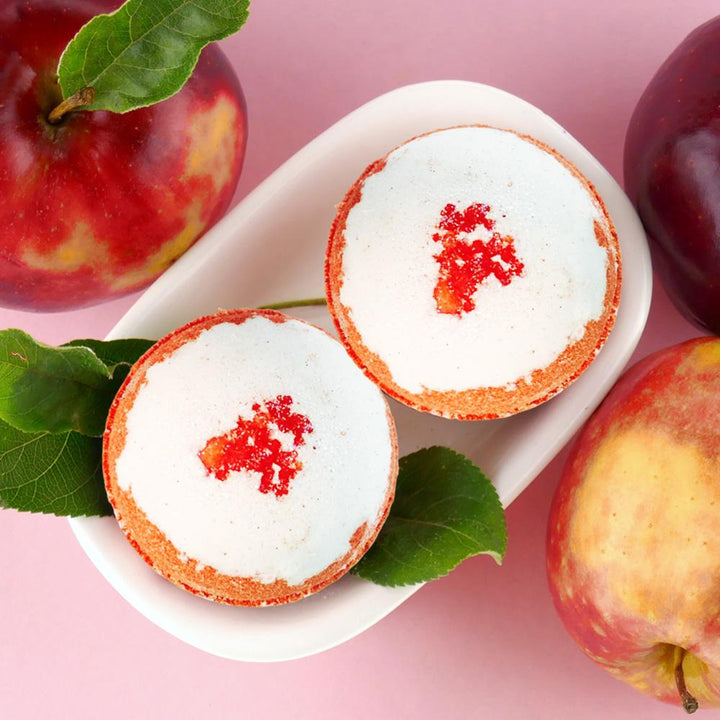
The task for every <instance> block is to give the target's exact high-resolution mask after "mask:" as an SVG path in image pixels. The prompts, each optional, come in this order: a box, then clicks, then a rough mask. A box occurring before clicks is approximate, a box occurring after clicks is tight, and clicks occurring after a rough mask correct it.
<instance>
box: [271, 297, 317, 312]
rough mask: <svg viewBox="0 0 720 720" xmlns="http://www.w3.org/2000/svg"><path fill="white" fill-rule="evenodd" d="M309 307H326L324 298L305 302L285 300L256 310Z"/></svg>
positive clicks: (309, 299)
mask: <svg viewBox="0 0 720 720" xmlns="http://www.w3.org/2000/svg"><path fill="white" fill-rule="evenodd" d="M310 305H327V300H326V299H325V298H307V299H305V300H286V301H285V302H279V303H272V304H270V305H260V307H259V308H258V310H285V309H287V308H294V307H307V306H310Z"/></svg>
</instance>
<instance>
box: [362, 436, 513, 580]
mask: <svg viewBox="0 0 720 720" xmlns="http://www.w3.org/2000/svg"><path fill="white" fill-rule="evenodd" d="M506 545H507V530H506V525H505V514H504V512H503V508H502V504H501V503H500V499H499V498H498V494H497V491H496V490H495V488H494V487H493V485H492V483H491V482H490V480H488V478H487V477H485V475H483V473H482V472H481V471H480V469H479V468H477V467H476V466H475V465H474V464H473V463H472V462H471V461H470V460H468V459H467V458H466V457H464V456H463V455H460V454H459V453H456V452H455V451H453V450H450V449H449V448H445V447H431V448H425V449H424V450H418V451H417V452H415V453H412V454H411V455H406V456H405V457H403V458H402V459H401V460H400V471H399V474H398V479H397V488H396V494H395V501H394V502H393V505H392V508H391V509H390V514H389V516H388V519H387V520H386V522H385V525H384V526H383V528H382V530H381V531H380V534H379V535H378V537H377V539H376V541H375V542H374V543H373V545H372V547H371V548H370V550H369V551H368V552H367V553H366V555H365V556H364V557H363V558H362V560H360V562H359V563H358V564H357V565H356V566H355V567H354V568H353V570H352V572H353V573H355V574H356V575H359V576H360V577H363V578H365V579H367V580H371V581H372V582H374V583H377V584H379V585H390V586H397V585H414V584H416V583H420V582H426V581H428V580H433V579H434V578H437V577H440V576H442V575H446V574H447V573H448V572H450V570H452V569H453V568H454V567H456V566H457V565H458V564H459V563H461V562H462V561H463V560H465V559H466V558H468V557H471V556H472V555H478V554H480V553H486V554H489V555H490V556H491V557H493V559H494V560H495V561H496V562H497V563H498V564H500V562H501V561H502V558H503V556H504V554H505V548H506Z"/></svg>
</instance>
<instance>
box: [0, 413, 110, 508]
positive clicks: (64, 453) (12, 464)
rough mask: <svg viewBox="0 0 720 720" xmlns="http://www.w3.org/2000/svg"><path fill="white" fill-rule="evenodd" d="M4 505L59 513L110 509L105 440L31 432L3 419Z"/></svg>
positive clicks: (0, 492)
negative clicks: (104, 460) (107, 489)
mask: <svg viewBox="0 0 720 720" xmlns="http://www.w3.org/2000/svg"><path fill="white" fill-rule="evenodd" d="M0 507H5V508H14V509H16V510H22V511H25V512H41V513H52V514H53V515H72V516H78V515H109V514H111V513H112V508H111V507H110V503H109V502H108V499H107V494H106V492H105V485H104V483H103V476H102V440H100V439H99V438H91V437H86V436H84V435H80V434H79V433H76V432H67V433H57V434H53V433H47V432H41V433H25V432H22V430H17V429H16V428H14V427H12V426H11V425H8V424H7V423H4V422H2V421H0Z"/></svg>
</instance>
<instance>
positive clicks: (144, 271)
mask: <svg viewBox="0 0 720 720" xmlns="http://www.w3.org/2000/svg"><path fill="white" fill-rule="evenodd" d="M118 5H119V0H115V1H110V2H103V1H102V0H23V1H22V2H21V1H20V0H13V2H8V3H5V4H3V7H2V9H0V197H2V203H1V204H0V228H2V233H1V234H0V305H5V306H11V307H16V308H21V309H26V310H42V311H48V310H63V309H70V308H77V307H81V306H84V305H90V304H93V303H97V302H100V301H103V300H107V299H109V298H112V297H117V296H120V295H124V294H127V293H130V292H133V291H135V290H138V289H140V288H142V287H144V286H146V285H148V284H149V283H150V282H151V281H152V280H154V279H155V278H157V277H158V275H160V273H162V272H163V271H164V270H165V269H166V268H167V267H168V266H169V265H170V264H171V263H172V262H173V260H175V259H176V258H177V257H178V256H180V255H181V254H182V253H183V252H185V250H187V249H188V248H189V247H190V245H192V244H193V243H194V242H195V240H197V238H198V237H200V236H201V235H202V234H203V233H204V232H205V231H206V230H207V229H208V228H209V227H210V226H211V225H213V223H215V222H216V221H217V220H218V219H219V218H220V217H221V216H222V214H223V213H224V212H225V210H226V209H227V207H228V205H229V203H230V201H231V199H232V196H233V193H234V191H235V187H236V185H237V180H238V177H239V174H240V170H241V167H242V162H243V157H244V154H245V140H246V132H247V124H246V112H245V101H244V98H243V94H242V90H241V88H240V84H239V83H238V80H237V78H236V76H235V74H234V72H233V70H232V67H231V66H230V64H229V63H228V61H227V60H226V58H225V57H224V55H223V54H222V52H221V51H220V50H219V49H218V48H217V47H216V46H212V45H211V46H208V47H206V48H205V49H204V50H203V52H202V53H201V56H200V60H199V62H198V64H197V67H196V69H195V72H194V73H193V75H192V77H191V78H190V80H189V81H188V82H187V84H186V85H185V86H184V87H183V89H182V90H181V91H180V92H179V93H177V94H176V95H174V96H173V97H171V98H169V99H167V100H165V101H163V102H160V103H158V104H156V105H153V106H150V107H147V108H142V109H139V110H133V111H131V112H127V113H124V114H117V113H111V112H105V111H93V112H83V111H77V112H72V113H69V114H67V115H65V116H64V118H63V119H62V120H61V121H60V122H59V123H58V124H51V123H50V122H49V121H48V114H49V113H50V111H51V110H52V109H53V108H54V107H55V106H56V105H57V104H58V103H59V101H60V99H61V96H60V89H59V86H58V84H57V78H56V74H55V73H56V70H57V65H58V60H59V57H60V55H61V53H62V51H63V49H64V48H65V46H66V45H67V43H68V42H69V41H70V40H71V39H72V37H73V36H74V35H75V33H76V32H77V31H78V30H79V29H80V27H81V26H82V25H83V24H85V22H86V21H87V20H89V19H90V18H91V17H92V16H93V15H97V14H99V13H101V12H109V11H112V10H113V9H115V8H116V7H117V6H118Z"/></svg>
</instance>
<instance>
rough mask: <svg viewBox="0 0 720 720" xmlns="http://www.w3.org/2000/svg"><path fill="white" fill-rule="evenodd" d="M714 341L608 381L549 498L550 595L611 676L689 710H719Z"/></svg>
mask: <svg viewBox="0 0 720 720" xmlns="http://www.w3.org/2000/svg"><path fill="white" fill-rule="evenodd" d="M719 398H720V340H719V339H717V338H698V339H695V340H690V341H688V342H685V343H682V344H679V345H676V346H673V347H670V348H667V349H665V350H662V351H660V352H657V353H655V354H653V355H651V356H649V357H647V358H646V359H644V360H642V361H641V362H639V363H638V364H636V365H635V366H634V367H633V368H632V369H630V370H629V371H628V372H627V373H626V374H625V375H624V376H623V377H622V378H621V380H620V381H619V382H618V383H617V384H616V386H615V387H614V388H613V389H612V390H611V392H610V393H609V394H608V396H607V398H606V399H605V400H604V402H603V403H602V404H601V405H600V407H599V408H598V410H597V411H596V412H595V414H594V415H593V417H592V418H591V419H590V420H589V421H588V423H587V424H586V426H585V427H584V428H583V430H582V431H581V433H580V435H579V437H578V439H577V441H576V444H575V445H574V447H573V449H572V451H571V455H570V457H569V459H568V463H567V465H566V467H565V470H564V473H563V475H562V478H561V480H560V483H559V486H558V488H557V492H556V495H555V498H554V500H553V504H552V508H551V512H550V518H549V525H548V540H547V567H548V577H549V581H550V588H551V591H552V595H553V600H554V602H555V605H556V608H557V610H558V613H559V615H560V617H561V619H562V620H563V622H564V624H565V627H566V628H567V630H568V631H569V632H570V634H571V636H572V637H573V638H574V639H575V641H576V642H577V643H578V644H579V645H580V647H581V648H582V649H583V650H584V651H585V652H586V653H587V654H588V655H589V656H590V657H591V658H592V659H593V660H595V661H596V662H598V663H599V664H600V665H602V666H603V667H604V668H605V669H606V670H608V671H610V672H611V673H612V674H613V675H615V676H616V677H618V678H620V679H622V680H624V681H626V682H627V683H629V684H631V685H633V686H634V687H636V688H637V689H639V690H641V691H643V692H645V693H648V694H649V695H652V696H655V697H656V698H659V699H660V700H664V701H666V702H670V703H674V704H680V703H681V702H682V703H683V704H684V705H685V706H686V709H687V710H689V711H692V709H693V706H694V702H693V697H692V696H694V697H695V698H697V700H698V701H699V703H700V706H701V707H703V706H705V707H711V706H720V402H719V401H718V399H719Z"/></svg>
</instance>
